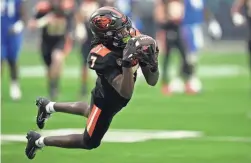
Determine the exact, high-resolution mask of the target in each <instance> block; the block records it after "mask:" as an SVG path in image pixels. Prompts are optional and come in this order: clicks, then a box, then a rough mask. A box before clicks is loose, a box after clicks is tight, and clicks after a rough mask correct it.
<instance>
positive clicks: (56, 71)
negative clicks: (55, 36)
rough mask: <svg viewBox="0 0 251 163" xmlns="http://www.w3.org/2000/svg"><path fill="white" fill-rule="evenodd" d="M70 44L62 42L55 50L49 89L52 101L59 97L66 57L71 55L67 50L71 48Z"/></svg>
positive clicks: (50, 69) (65, 41) (57, 44)
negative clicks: (60, 81)
mask: <svg viewBox="0 0 251 163" xmlns="http://www.w3.org/2000/svg"><path fill="white" fill-rule="evenodd" d="M70 44H71V43H70V42H68V40H60V41H59V42H58V43H56V45H55V47H54V48H53V51H52V55H51V65H50V67H49V89H50V97H51V99H55V98H56V97H57V95H58V87H59V79H60V76H61V72H62V67H63V63H64V59H65V56H66V55H67V54H68V53H69V52H68V49H67V48H68V47H69V46H71V45H70Z"/></svg>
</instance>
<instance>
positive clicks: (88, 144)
mask: <svg viewBox="0 0 251 163" xmlns="http://www.w3.org/2000/svg"><path fill="white" fill-rule="evenodd" d="M99 146H100V141H98V140H94V139H92V138H90V137H89V135H88V136H87V135H86V134H84V144H83V149H87V150H92V149H96V148H98V147H99Z"/></svg>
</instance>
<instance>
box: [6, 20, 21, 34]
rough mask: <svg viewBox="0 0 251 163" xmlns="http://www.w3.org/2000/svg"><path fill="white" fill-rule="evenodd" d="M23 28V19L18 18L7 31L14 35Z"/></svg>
mask: <svg viewBox="0 0 251 163" xmlns="http://www.w3.org/2000/svg"><path fill="white" fill-rule="evenodd" d="M23 30H24V23H23V21H21V20H19V21H17V22H16V23H15V24H13V25H12V26H11V28H10V29H9V33H10V34H12V35H15V34H19V33H21V32H22V31H23Z"/></svg>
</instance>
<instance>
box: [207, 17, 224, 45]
mask: <svg viewBox="0 0 251 163" xmlns="http://www.w3.org/2000/svg"><path fill="white" fill-rule="evenodd" d="M208 33H209V35H210V36H211V37H212V38H213V39H216V40H219V39H221V37H222V28H221V26H220V24H219V22H218V21H217V20H215V19H213V20H211V21H210V22H209V24H208Z"/></svg>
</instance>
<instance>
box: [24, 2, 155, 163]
mask: <svg viewBox="0 0 251 163" xmlns="http://www.w3.org/2000/svg"><path fill="white" fill-rule="evenodd" d="M89 23H90V28H91V31H92V33H93V36H94V39H93V42H92V50H91V51H90V54H89V56H88V65H89V68H91V69H92V70H95V72H96V74H97V76H98V78H97V81H96V86H95V88H94V89H93V90H92V99H91V103H90V105H88V104H87V103H86V102H69V103H62V102H51V101H49V100H47V99H45V98H38V99H37V101H36V105H37V107H38V114H37V126H38V127H39V128H40V129H42V128H44V125H45V119H47V118H48V117H49V115H50V114H54V113H56V112H61V113H69V114H75V115H80V116H84V117H86V118H88V120H87V123H86V127H85V131H84V132H83V133H82V134H81V133H80V134H72V135H66V136H51V137H43V136H41V135H40V134H39V133H37V132H34V131H30V132H28V134H27V139H28V142H27V146H26V150H25V153H26V155H27V157H28V158H29V159H33V158H34V157H35V153H36V150H38V149H42V148H43V147H46V146H53V147H60V148H79V149H87V150H91V149H95V148H97V147H98V146H99V145H100V143H101V140H102V138H103V136H104V134H105V133H106V132H107V130H108V128H109V126H110V124H111V122H112V119H113V117H114V116H115V115H116V114H117V113H118V112H119V111H120V110H121V109H122V108H124V107H125V106H126V105H127V104H128V102H129V101H130V99H131V98H132V95H133V90H134V85H135V82H136V78H137V68H138V67H139V66H140V67H141V69H142V71H143V74H144V76H145V79H146V82H147V83H148V84H149V85H151V86H154V85H156V83H157V81H158V77H159V71H158V62H157V57H158V47H157V44H156V41H155V40H154V39H153V38H151V37H149V36H146V35H141V34H139V32H138V31H136V30H135V29H134V28H133V27H132V24H131V21H130V19H129V18H128V17H127V16H125V15H124V14H123V13H121V12H120V11H119V10H117V9H116V8H113V7H108V6H107V7H102V8H99V9H98V10H96V11H95V12H94V13H93V14H92V16H91V18H90V20H89Z"/></svg>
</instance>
